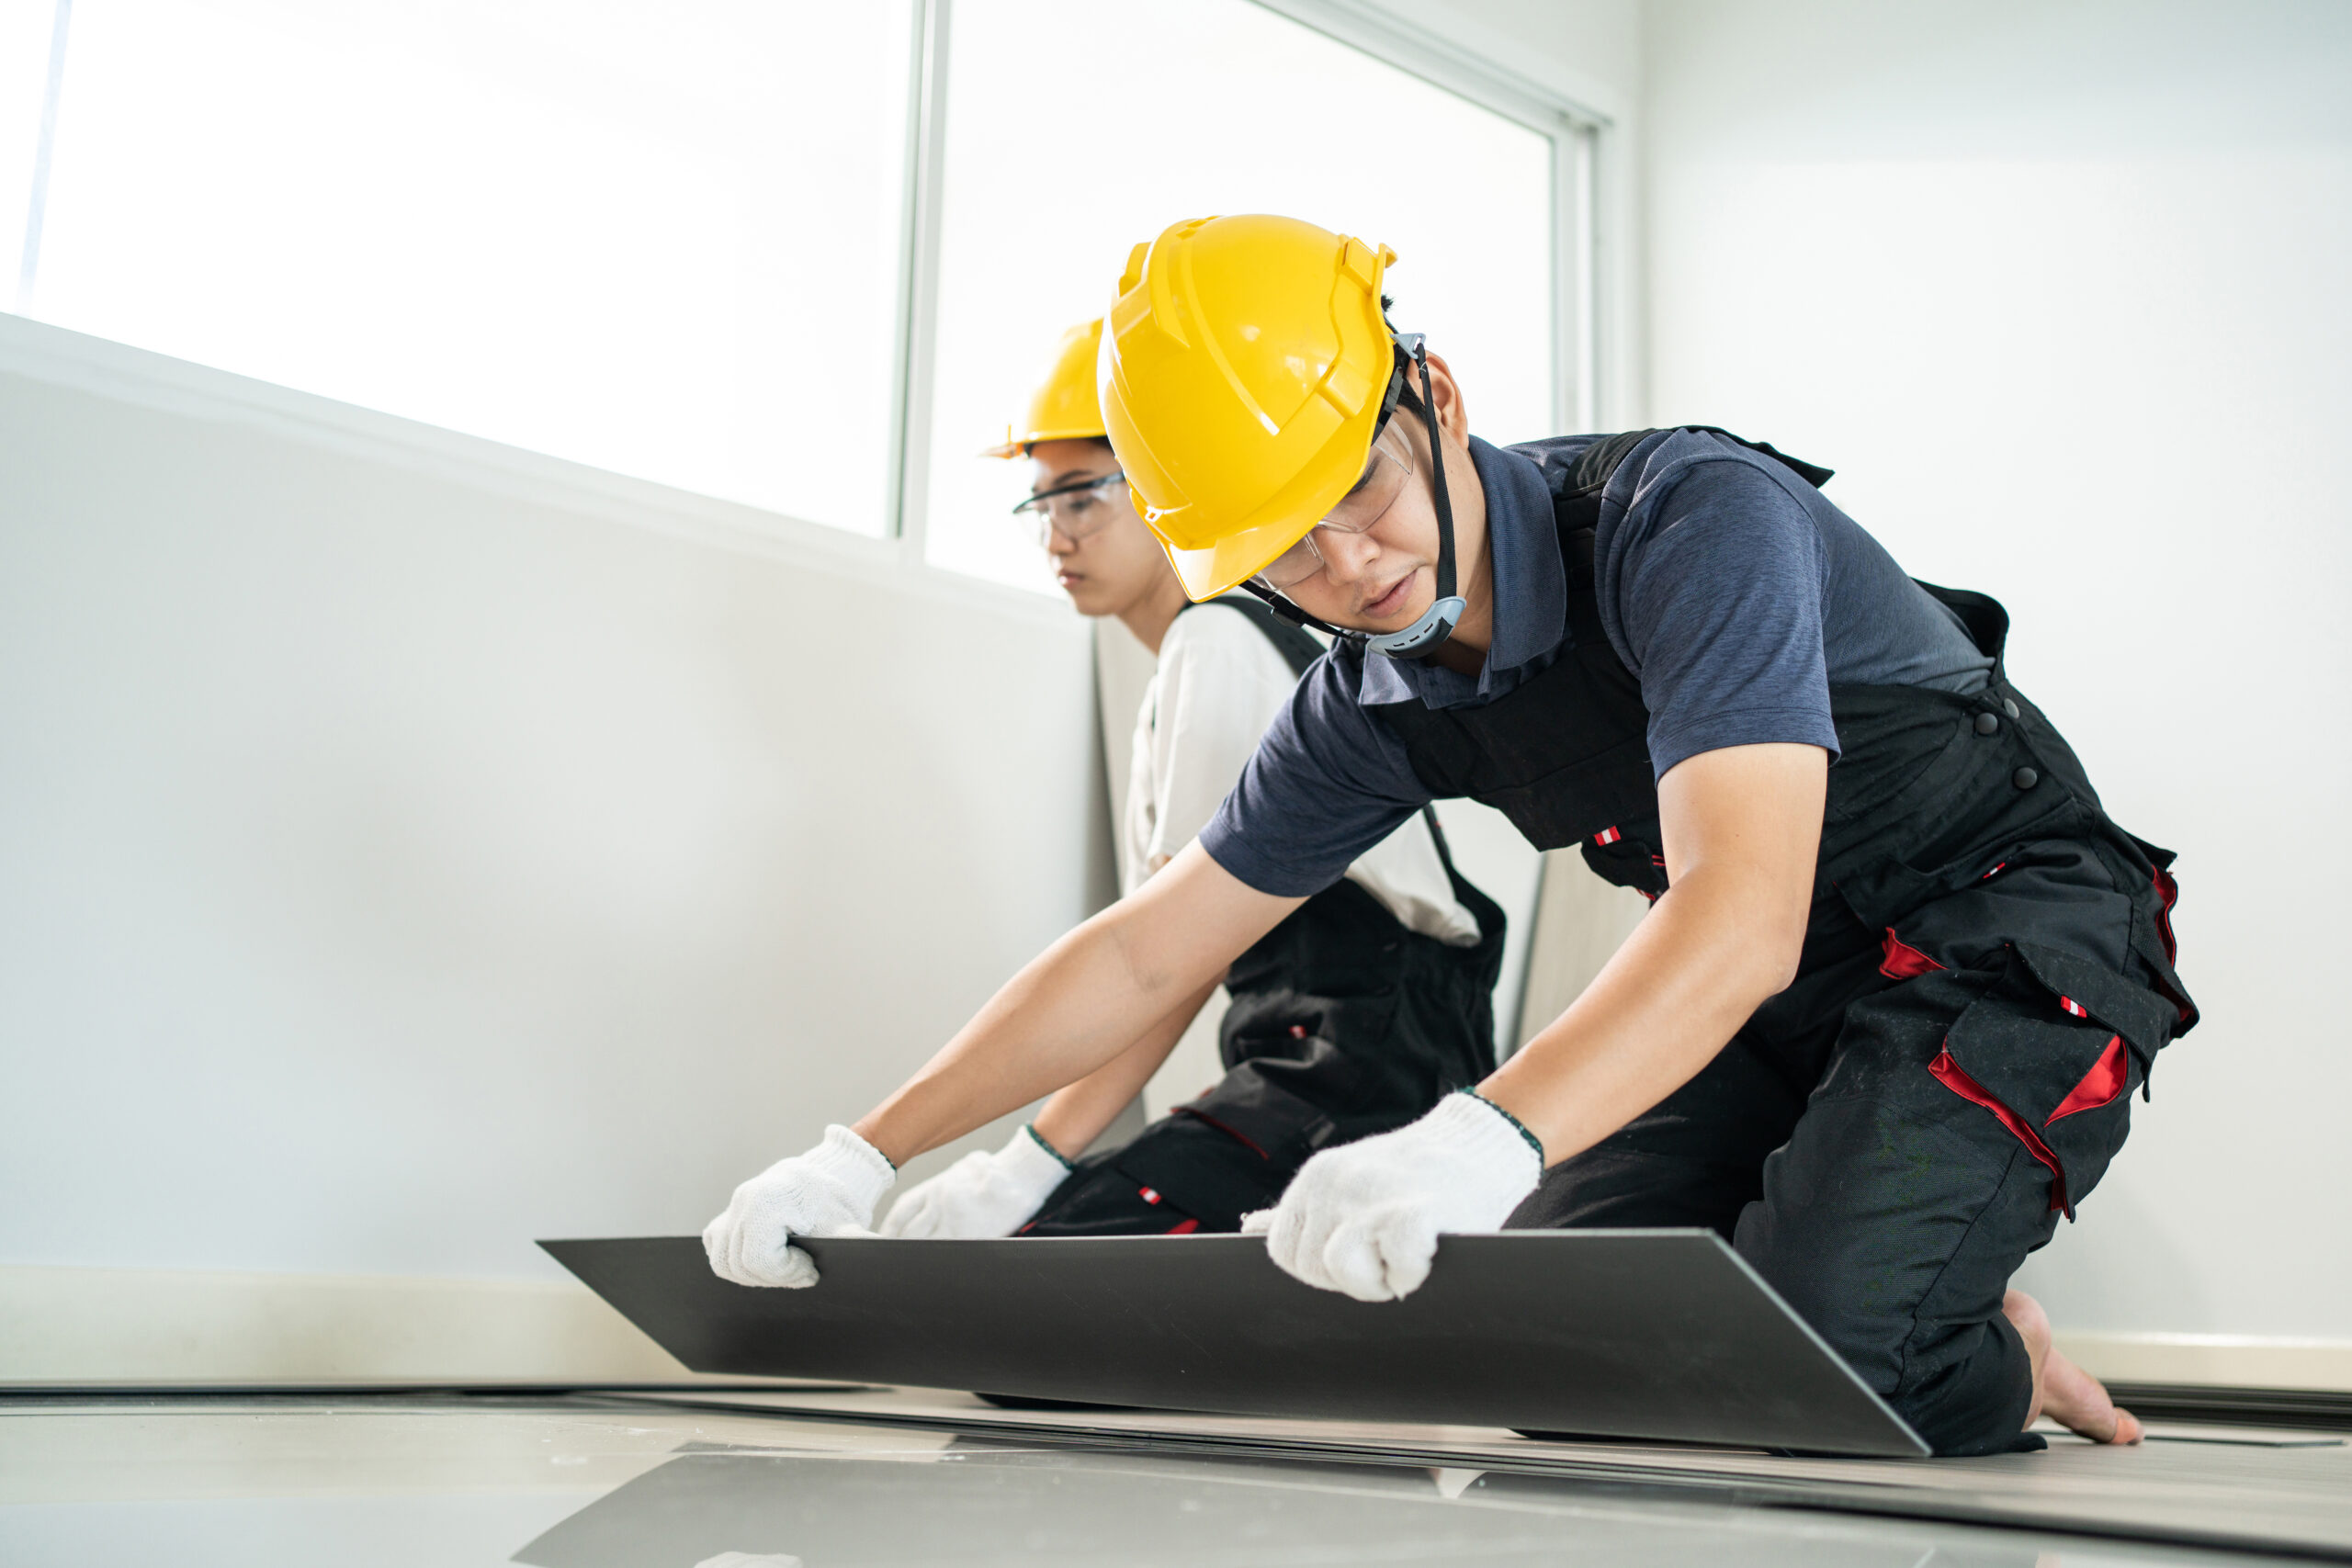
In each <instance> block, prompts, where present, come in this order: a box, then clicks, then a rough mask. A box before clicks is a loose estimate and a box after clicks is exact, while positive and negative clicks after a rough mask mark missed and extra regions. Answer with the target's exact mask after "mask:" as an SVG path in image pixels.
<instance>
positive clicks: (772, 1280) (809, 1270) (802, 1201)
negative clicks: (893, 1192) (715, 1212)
mask: <svg viewBox="0 0 2352 1568" xmlns="http://www.w3.org/2000/svg"><path fill="white" fill-rule="evenodd" d="M897 1179H899V1172H898V1169H897V1168H896V1167H894V1166H892V1165H891V1163H890V1162H889V1160H888V1158H886V1157H884V1156H883V1153H882V1151H881V1150H880V1149H877V1148H876V1147H875V1146H874V1145H872V1144H869V1143H867V1142H866V1141H865V1139H864V1138H861V1137H859V1136H858V1135H857V1134H855V1133H853V1132H851V1131H850V1130H849V1129H848V1128H846V1127H828V1128H826V1129H825V1141H824V1142H823V1143H821V1144H819V1145H817V1146H816V1147H815V1148H813V1149H810V1150H809V1152H808V1153H807V1154H805V1155H794V1156H792V1157H791V1158H790V1159H780V1160H778V1161H776V1162H775V1164H774V1165H772V1166H770V1167H768V1168H766V1169H765V1170H763V1171H762V1172H760V1174H759V1175H757V1176H755V1177H753V1178H752V1179H751V1180H749V1181H746V1182H745V1183H743V1185H742V1186H741V1187H738V1188H737V1189H735V1196H734V1197H732V1198H730V1199H729V1200H728V1201H727V1212H726V1213H723V1214H721V1215H719V1216H718V1218H717V1219H715V1220H713V1221H711V1222H710V1224H707V1225H705V1226H703V1228H702V1245H703V1250H704V1251H706V1252H707V1253H709V1254H710V1268H711V1271H712V1272H713V1273H715V1274H717V1275H718V1277H719V1278H720V1279H722V1280H734V1281H735V1282H736V1283H737V1284H739V1285H791V1286H800V1285H813V1284H815V1283H816V1282H817V1265H816V1264H815V1263H813V1262H811V1261H810V1260H809V1255H808V1254H807V1253H805V1252H803V1251H801V1250H800V1249H799V1248H797V1247H793V1246H791V1245H789V1244H790V1242H791V1240H792V1238H793V1237H794V1236H796V1235H847V1234H852V1233H854V1232H858V1231H863V1230H865V1229H866V1227H867V1226H868V1225H870V1224H873V1222H874V1205H875V1204H876V1203H878V1202H880V1201H882V1194H883V1193H885V1192H887V1191H888V1190H890V1183H892V1182H893V1181H896V1180H897Z"/></svg>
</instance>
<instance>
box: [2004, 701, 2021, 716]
mask: <svg viewBox="0 0 2352 1568" xmlns="http://www.w3.org/2000/svg"><path fill="white" fill-rule="evenodd" d="M2001 706H2002V707H2004V708H2006V709H2007V711H2008V715H2009V716H2010V717H2011V718H2015V717H2017V716H2018V705H2017V704H2015V703H2013V702H2011V701H2010V700H2009V699H2008V698H2007V697H2003V698H2002V699H2001Z"/></svg>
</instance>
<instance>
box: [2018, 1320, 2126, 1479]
mask: <svg viewBox="0 0 2352 1568" xmlns="http://www.w3.org/2000/svg"><path fill="white" fill-rule="evenodd" d="M2001 1315H2002V1316H2004V1317H2006V1318H2007V1319H2008V1320H2009V1321H2010V1322H2011V1323H2012V1324H2015V1325H2017V1331H2018V1337H2019V1338H2021V1339H2023V1340H2024V1341H2025V1349H2026V1356H2027V1358H2028V1359H2030V1361H2032V1363H2033V1405H2032V1407H2031V1408H2030V1409H2029V1410H2028V1411H2027V1412H2026V1417H2025V1424H2026V1425H2027V1426H2029V1427H2030V1426H2032V1425H2033V1424H2034V1422H2036V1421H2038V1420H2040V1419H2041V1417H2042V1416H2049V1417H2050V1418H2051V1419H2052V1420H2053V1421H2055V1422H2057V1423H2058V1424H2059V1425H2060V1426H2062V1427H2065V1428H2066V1429H2067V1430H2068V1431H2070V1432H2073V1433H2075V1434H2076V1435H2077V1436H2080V1437H2085V1438H2089V1439H2090V1440H2091V1441H2092V1442H2095V1443H2136V1442H2138V1441H2139V1440H2140V1438H2142V1436H2143V1433H2142V1431H2141V1429H2140V1418H2139V1417H2138V1416H2134V1415H2132V1414H2131V1412H2130V1411H2129V1410H2125V1409H2122V1408H2120V1407H2119V1406H2118V1405H2117V1404H2116V1403H2115V1401H2114V1400H2112V1399H2109V1397H2108V1394H2107V1385H2106V1384H2105V1383H2102V1382H2099V1381H2098V1379H2097V1378H2095V1377H2093V1376H2091V1375H2090V1373H2088V1372H2086V1371H2083V1369H2082V1368H2080V1367H2078V1366H2076V1365H2075V1363H2074V1362H2072V1361H2070V1360H2068V1359H2066V1358H2065V1357H2064V1356H2063V1355H2061V1354H2060V1353H2059V1351H2058V1348H2057V1347H2056V1346H2055V1345H2054V1344H2052V1342H2051V1333H2050V1317H2049V1314H2046V1313H2044V1312H2043V1311H2042V1310H2041V1303H2040V1302H2038V1301H2035V1300H2034V1299H2033V1298H2032V1297H2031V1296H2029V1295H2027V1294H2026V1293H2025V1292H2023V1291H2011V1292H2009V1293H2008V1294H2007V1295H2006V1296H2004V1297H2002V1298H2001Z"/></svg>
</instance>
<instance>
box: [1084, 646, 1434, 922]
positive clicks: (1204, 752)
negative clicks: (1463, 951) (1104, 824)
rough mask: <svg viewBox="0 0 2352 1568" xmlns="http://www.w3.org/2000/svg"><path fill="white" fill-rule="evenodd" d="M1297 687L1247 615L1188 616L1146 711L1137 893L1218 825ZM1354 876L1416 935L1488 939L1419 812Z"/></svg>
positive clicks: (1139, 764)
mask: <svg viewBox="0 0 2352 1568" xmlns="http://www.w3.org/2000/svg"><path fill="white" fill-rule="evenodd" d="M1297 684H1298V677H1297V676H1296V675H1295V674H1294V673H1292V671H1291V667H1290V663H1289V661H1288V660H1285V659H1283V656H1282V654H1281V653H1280V652H1279V651H1278V650H1277V649H1275V647H1274V645H1273V644H1272V642H1270V641H1268V640H1267V638H1266V634H1265V633H1263V632H1261V631H1260V630H1259V629H1258V627H1257V626H1256V625H1254V624H1253V623H1252V622H1251V621H1250V617H1249V616H1248V615H1245V614H1244V613H1243V612H1241V611H1239V610H1237V609H1232V608H1230V607H1228V606H1226V605H1222V604H1203V605H1201V606H1199V607H1198V608H1196V609H1193V610H1188V611H1186V612H1185V613H1184V614H1182V615H1179V616H1177V617H1176V624H1175V625H1174V626H1170V627H1169V629H1168V636H1167V637H1165V638H1164V639H1163V640H1162V641H1161V642H1160V645H1159V673H1158V674H1156V675H1154V676H1153V677H1152V681H1151V683H1150V684H1149V685H1148V686H1147V687H1145V688H1144V694H1143V705H1142V706H1141V707H1140V708H1138V709H1137V710H1136V736H1135V753H1134V756H1135V761H1134V764H1133V766H1132V767H1131V768H1130V769H1129V771H1128V773H1127V799H1126V808H1125V841H1126V850H1127V855H1126V886H1125V889H1123V891H1125V892H1128V893H1132V892H1134V891H1135V890H1136V887H1137V886H1141V884H1142V883H1143V880H1144V879H1145V878H1146V877H1148V876H1149V875H1150V874H1152V873H1153V872H1155V871H1158V870H1159V868H1160V867H1161V866H1163V865H1166V864H1167V863H1169V862H1170V860H1172V859H1174V858H1175V855H1176V852H1177V851H1179V850H1181V849H1182V848H1183V847H1184V846H1185V845H1187V844H1189V843H1191V842H1192V841H1193V839H1195V838H1197V837H1198V836H1199V835H1200V831H1201V829H1203V828H1205V827H1207V826H1208V821H1209V818H1211V817H1214V816H1215V815H1216V808H1217V807H1218V806H1219V805H1220V804H1221V803H1222V802H1223V801H1224V799H1225V797H1226V795H1227V792H1228V791H1229V790H1231V789H1232V788H1233V786H1234V784H1235V783H1236V781H1238V779H1239V778H1240V777H1241V769H1242V765H1243V764H1244V763H1246V762H1248V761H1250V752H1252V751H1254V750H1257V747H1258V738H1259V737H1260V736H1261V735H1263V734H1264V733H1265V732H1266V726H1267V725H1269V724H1271V723H1272V721H1273V717H1274V715H1275V714H1276V713H1277V712H1279V711H1280V710H1281V709H1282V706H1283V704H1285V703H1287V702H1289V701H1290V694H1291V690H1292V688H1293V687H1295V686H1296V685H1297ZM1347 874H1348V880H1350V881H1351V882H1354V883H1357V884H1359V885H1361V886H1363V890H1364V891H1365V892H1367V893H1369V894H1371V895H1372V896H1373V897H1375V898H1377V899H1379V900H1380V901H1381V903H1382V904H1384V905H1385V906H1386V907H1387V908H1388V910H1389V912H1390V913H1391V914H1393V915H1395V916H1396V917H1397V919H1398V920H1399V921H1401V922H1403V923H1404V924H1405V925H1406V926H1407V927H1408V928H1409V929H1411V930H1413V931H1419V932H1421V933H1422V934H1423V935H1425V936H1432V937H1435V938H1437V940H1438V941H1440V942H1446V943H1448V944H1450V945H1452V946H1454V947H1468V946H1470V945H1472V944H1473V943H1475V942H1477V940H1478V922H1477V919H1476V918H1475V917H1474V916H1473V915H1472V914H1471V913H1470V911H1469V910H1468V909H1465V908H1463V907H1462V904H1461V901H1460V900H1458V899H1456V898H1455V897H1454V896H1453V884H1452V883H1451V882H1449V881H1448V880H1447V879H1446V874H1445V863H1443V862H1442V861H1441V860H1440V859H1439V858H1438V853H1437V841H1436V840H1434V839H1432V838H1430V830H1429V825H1428V824H1427V823H1426V822H1424V821H1422V820H1421V818H1420V816H1419V814H1418V813H1416V814H1415V815H1414V816H1413V817H1412V818H1409V819H1408V820H1407V821H1406V823H1405V825H1404V826H1403V827H1401V828H1399V829H1397V830H1396V831H1395V832H1393V833H1391V834H1389V835H1388V837H1387V838H1385V839H1383V840H1381V841H1380V842H1379V843H1377V844H1374V846H1373V847H1372V848H1371V849H1370V850H1368V851H1366V852H1364V854H1363V856H1362V857H1361V858H1360V859H1358V860H1357V861H1356V863H1354V864H1353V865H1351V866H1350V867H1348V873H1347Z"/></svg>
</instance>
